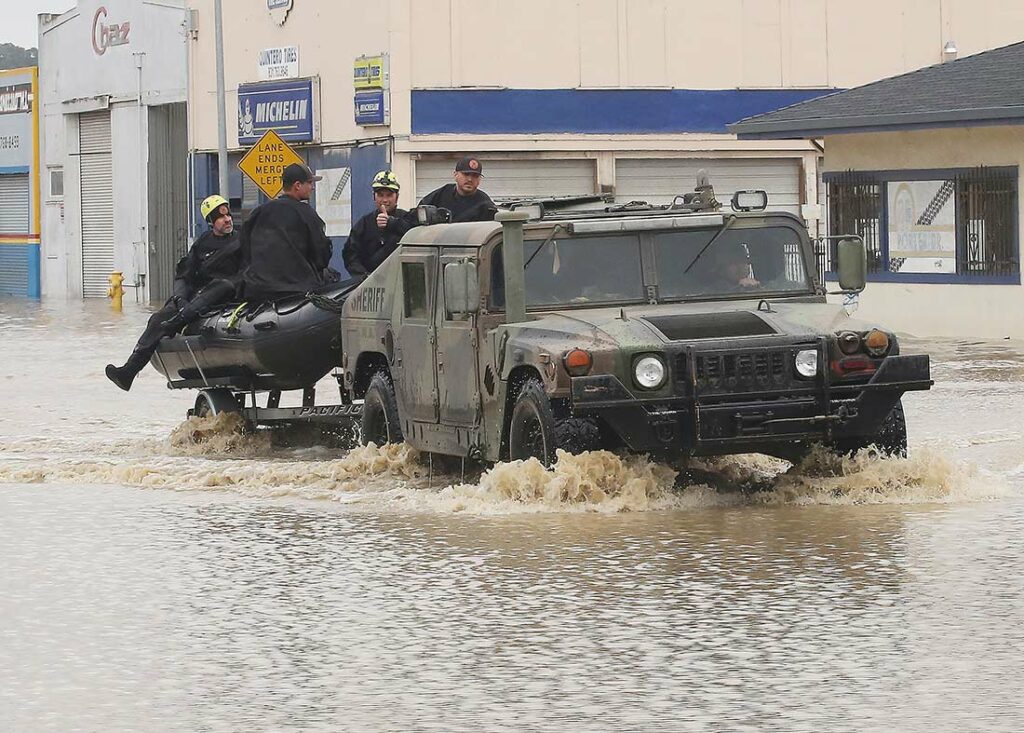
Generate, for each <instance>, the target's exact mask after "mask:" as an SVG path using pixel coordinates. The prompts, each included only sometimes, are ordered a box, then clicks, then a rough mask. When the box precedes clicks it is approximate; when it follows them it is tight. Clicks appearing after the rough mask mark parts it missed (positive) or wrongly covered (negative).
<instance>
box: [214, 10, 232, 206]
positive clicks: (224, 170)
mask: <svg viewBox="0 0 1024 733" xmlns="http://www.w3.org/2000/svg"><path fill="white" fill-rule="evenodd" d="M213 25H214V35H216V37H217V38H216V44H217V174H218V176H217V183H218V185H219V186H220V191H218V193H219V194H220V195H221V196H223V197H224V198H226V199H230V198H231V193H230V189H229V188H228V121H227V111H226V109H225V106H224V19H223V16H222V13H221V0H214V3H213Z"/></svg>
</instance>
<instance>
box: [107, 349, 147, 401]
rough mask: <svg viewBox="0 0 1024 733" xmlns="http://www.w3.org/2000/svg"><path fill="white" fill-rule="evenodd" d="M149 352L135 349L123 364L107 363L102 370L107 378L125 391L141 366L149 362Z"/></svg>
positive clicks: (130, 385) (129, 387)
mask: <svg viewBox="0 0 1024 733" xmlns="http://www.w3.org/2000/svg"><path fill="white" fill-rule="evenodd" d="M149 357H150V354H147V353H145V352H144V351H142V350H140V349H136V350H135V351H133V352H132V355H131V356H129V357H128V361H126V362H125V363H124V366H114V365H113V364H107V368H106V369H105V370H104V371H105V372H106V375H107V379H109V380H110V381H111V382H113V383H114V384H116V385H117V386H118V387H120V388H121V389H123V390H124V391H125V392H127V391H129V390H130V389H131V388H132V382H134V381H135V377H136V376H137V375H138V373H139V372H141V371H142V368H143V367H144V366H146V363H147V362H149Z"/></svg>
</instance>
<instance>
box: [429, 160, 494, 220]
mask: <svg viewBox="0 0 1024 733" xmlns="http://www.w3.org/2000/svg"><path fill="white" fill-rule="evenodd" d="M483 175H484V167H483V165H482V164H481V163H480V161H479V160H478V159H477V158H474V157H472V156H469V157H466V158H462V159H461V160H460V161H459V162H458V163H456V164H455V176H454V177H455V183H449V184H447V185H444V186H441V188H439V189H437V190H436V191H431V192H430V193H428V194H427V195H426V196H424V197H423V200H422V201H420V206H441V207H444V208H445V209H448V210H449V211H451V212H452V221H453V222H457V221H493V220H494V215H495V214H496V213H497V211H498V207H497V206H495V205H494V202H493V201H491V197H490V196H488V195H487V194H486V193H484V192H483V191H481V190H480V179H481V178H482V177H483Z"/></svg>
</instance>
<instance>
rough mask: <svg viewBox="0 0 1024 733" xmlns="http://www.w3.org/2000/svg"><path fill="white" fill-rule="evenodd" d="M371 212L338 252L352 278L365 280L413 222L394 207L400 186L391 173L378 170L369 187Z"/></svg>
mask: <svg viewBox="0 0 1024 733" xmlns="http://www.w3.org/2000/svg"><path fill="white" fill-rule="evenodd" d="M370 186H371V187H372V188H373V204H374V206H375V207H376V210H375V211H372V212H370V213H369V214H367V215H366V216H363V217H362V218H360V219H359V221H357V222H356V223H355V224H354V225H353V226H352V231H351V232H350V233H349V235H348V241H347V242H346V243H345V249H344V250H343V251H342V257H344V259H345V269H347V270H348V272H349V274H350V275H352V276H353V277H359V276H361V277H366V276H367V275H369V274H370V273H371V272H373V271H374V270H376V269H377V268H378V267H379V266H380V264H381V263H382V262H383V261H384V260H386V259H387V258H388V255H390V254H391V253H392V252H394V251H395V249H396V248H397V247H398V242H399V241H400V240H401V239H402V235H404V234H405V233H406V232H407V231H409V230H410V229H411V228H412V227H413V226H414V223H413V221H412V219H411V218H410V217H409V212H407V211H404V210H402V209H400V208H398V192H399V190H401V186H400V185H399V183H398V179H397V178H395V174H394V173H392V172H391V171H380V172H379V173H378V174H377V175H375V176H374V177H373V181H372V183H371V184H370Z"/></svg>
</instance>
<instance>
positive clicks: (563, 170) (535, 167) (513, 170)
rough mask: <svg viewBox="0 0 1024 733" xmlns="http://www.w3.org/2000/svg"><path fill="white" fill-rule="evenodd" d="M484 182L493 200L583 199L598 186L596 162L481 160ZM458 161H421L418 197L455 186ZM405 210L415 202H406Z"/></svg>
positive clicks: (482, 158)
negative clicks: (524, 198)
mask: <svg viewBox="0 0 1024 733" xmlns="http://www.w3.org/2000/svg"><path fill="white" fill-rule="evenodd" d="M480 162H481V163H483V166H484V179H483V180H482V181H481V182H480V188H481V189H483V190H484V191H486V192H487V194H488V195H489V196H490V197H491V198H494V199H497V198H508V197H511V196H545V197H547V196H581V195H587V194H592V193H594V191H595V188H596V186H597V167H596V165H595V162H594V161H593V160H587V159H575V160H489V159H487V158H486V157H484V156H481V157H480ZM454 169H455V161H454V160H451V159H448V160H420V161H418V162H417V163H416V195H417V196H418V197H419V198H423V197H424V196H426V195H427V194H428V193H430V192H431V191H433V190H434V189H435V188H438V187H440V186H443V185H444V184H446V183H451V182H452V171H453V170H454ZM403 204H404V205H405V206H412V205H413V204H414V202H411V201H403Z"/></svg>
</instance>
